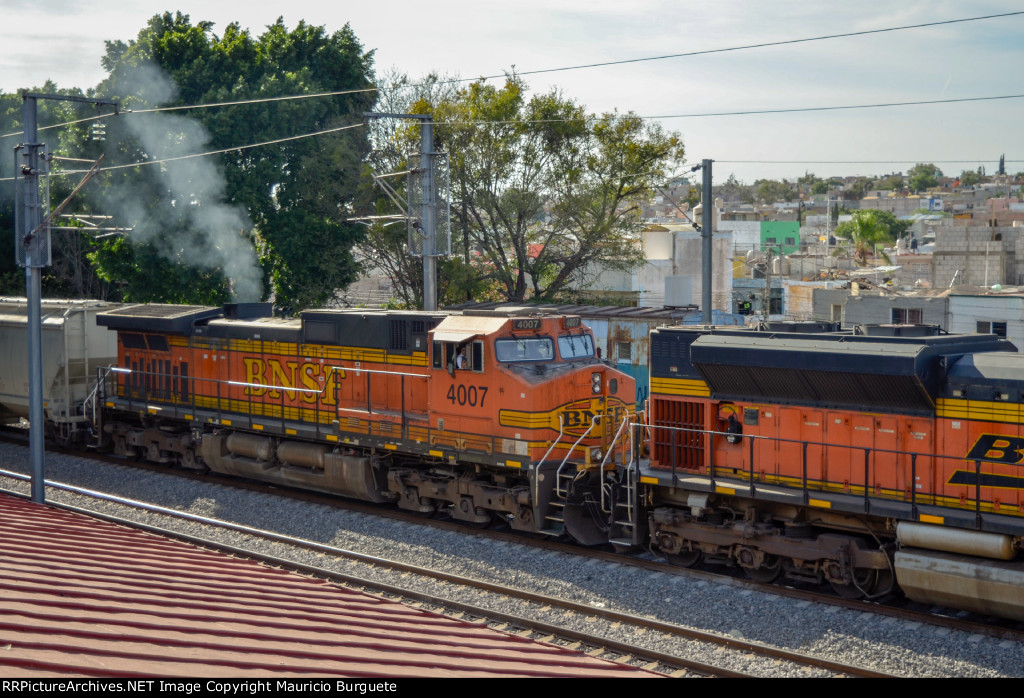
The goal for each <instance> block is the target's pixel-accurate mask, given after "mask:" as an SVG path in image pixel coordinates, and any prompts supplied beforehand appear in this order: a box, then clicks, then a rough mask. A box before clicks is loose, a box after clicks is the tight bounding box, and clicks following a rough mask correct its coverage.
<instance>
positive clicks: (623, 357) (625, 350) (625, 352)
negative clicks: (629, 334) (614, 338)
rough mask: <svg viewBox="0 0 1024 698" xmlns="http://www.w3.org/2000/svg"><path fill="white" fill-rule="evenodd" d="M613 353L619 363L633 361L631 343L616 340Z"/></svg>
mask: <svg viewBox="0 0 1024 698" xmlns="http://www.w3.org/2000/svg"><path fill="white" fill-rule="evenodd" d="M615 345H616V348H615V355H616V357H617V358H618V360H619V362H620V363H624V364H628V363H631V362H632V361H633V343H632V342H616V343H615Z"/></svg>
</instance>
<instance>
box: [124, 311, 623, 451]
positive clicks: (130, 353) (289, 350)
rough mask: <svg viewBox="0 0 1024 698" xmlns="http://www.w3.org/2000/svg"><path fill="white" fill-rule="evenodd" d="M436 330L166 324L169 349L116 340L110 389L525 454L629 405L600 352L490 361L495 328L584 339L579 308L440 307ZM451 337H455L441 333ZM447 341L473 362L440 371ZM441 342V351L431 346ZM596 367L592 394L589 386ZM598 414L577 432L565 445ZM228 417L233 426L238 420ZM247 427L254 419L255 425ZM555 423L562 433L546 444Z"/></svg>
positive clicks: (607, 434)
mask: <svg viewBox="0 0 1024 698" xmlns="http://www.w3.org/2000/svg"><path fill="white" fill-rule="evenodd" d="M449 319H452V320H453V322H451V323H448V320H449ZM517 323H518V324H517ZM527 324H528V325H529V327H528V328H527V327H526V325H527ZM453 327H454V328H455V329H452V328H453ZM435 332H436V333H438V334H437V336H438V337H440V340H439V341H432V342H430V344H431V346H432V348H431V349H430V351H429V352H413V353H412V354H411V355H409V354H404V355H391V354H389V353H388V352H386V351H378V350H361V349H358V348H353V347H345V346H333V345H317V344H297V345H296V344H287V343H280V342H260V341H259V340H258V339H253V340H224V339H216V338H209V337H198V338H194V337H184V336H173V335H166V336H167V337H168V339H169V343H170V345H171V346H170V347H169V348H168V350H167V351H159V350H153V349H150V348H139V347H135V348H129V347H127V346H125V344H124V342H119V357H120V359H121V365H122V366H123V367H125V368H127V369H129V370H131V371H132V373H130V374H122V375H121V376H120V377H119V379H118V393H119V395H120V396H122V397H128V398H140V399H144V400H147V401H149V402H153V403H171V404H175V405H182V406H190V407H193V408H199V409H203V410H207V411H216V412H218V413H227V414H228V415H238V416H241V417H244V418H246V419H248V420H250V421H251V420H252V419H253V418H264V419H277V420H294V421H297V422H302V423H311V424H320V425H329V424H332V423H336V424H337V429H338V432H339V434H340V435H341V436H342V437H344V436H345V434H351V435H353V436H358V435H360V434H371V433H383V434H393V435H394V437H395V439H396V440H402V439H404V440H406V441H409V442H414V443H423V444H428V445H436V446H438V447H445V448H447V449H454V450H460V451H461V450H470V451H478V452H482V453H487V454H492V455H493V454H497V453H507V454H510V455H514V456H517V457H520V458H522V457H525V458H529V459H533V460H539V459H540V458H543V457H544V456H545V454H547V453H549V450H550V452H551V453H553V455H551V456H550V457H551V458H558V459H559V460H561V459H562V458H564V457H566V455H567V454H568V453H569V451H570V450H571V451H572V456H573V458H574V459H577V460H578V459H580V458H582V457H584V455H585V453H586V449H587V448H593V447H598V446H606V445H607V444H608V442H609V440H610V438H611V436H612V435H613V434H614V432H615V429H616V428H617V426H618V423H619V422H621V420H622V419H623V418H624V417H625V416H627V415H628V414H631V413H632V411H633V409H632V405H633V404H634V403H633V401H634V395H635V383H634V381H633V380H632V379H631V378H630V377H629V376H627V375H625V374H623V373H620V372H618V371H616V370H614V369H612V368H611V367H609V366H607V365H605V364H603V363H600V362H596V361H581V362H577V363H572V364H569V363H567V362H566V361H565V359H564V357H560V356H559V355H556V354H553V355H552V356H550V357H548V360H546V361H543V362H537V364H536V365H538V366H539V365H540V364H541V363H543V364H545V366H543V367H541V368H540V369H537V370H541V371H542V373H541V374H540V375H541V376H542V377H541V379H539V380H538V379H537V378H536V377H535V376H532V375H529V374H530V373H531V371H534V366H530V369H529V370H528V371H526V370H524V369H522V368H519V369H515V368H514V367H513V366H514V363H515V362H508V361H505V362H503V361H499V360H498V358H497V354H496V351H495V341H496V340H500V339H515V338H533V337H545V338H551V346H552V347H554V346H555V345H556V342H555V339H554V338H556V337H560V336H562V337H564V336H569V335H570V334H571V335H572V336H574V337H582V336H583V335H587V336H589V337H590V340H589V342H590V345H593V339H592V335H590V331H589V330H588V329H586V328H585V327H583V326H582V325H581V324H579V322H578V318H575V322H572V323H570V327H568V328H567V327H566V326H565V318H561V317H543V318H530V321H529V323H525V322H523V321H521V320H516V319H514V318H506V317H502V318H497V317H474V316H469V317H467V316H450V317H449V318H446V319H445V320H444V321H442V322H441V324H440V325H438V327H437V328H435V330H433V331H431V333H430V334H431V337H433V335H434V333H435ZM446 332H447V334H446ZM453 333H457V334H453ZM149 336H153V335H149ZM455 337H458V338H459V339H460V340H461V341H460V342H453V341H449V340H451V339H453V338H455ZM449 344H451V345H453V346H454V345H458V344H463V345H465V344H469V345H470V346H472V345H473V344H479V348H478V349H477V350H476V351H475V356H473V357H472V362H473V365H472V366H471V367H468V368H466V369H454V368H452V369H451V370H449V367H448V366H447V365H446V364H447V361H446V359H448V358H452V357H453V354H452V353H451V348H450V347H449V346H448V345H449ZM441 351H444V352H446V355H445V356H441V355H440V354H438V355H435V354H434V352H441ZM545 372H547V373H545ZM172 373H173V375H172ZM598 375H599V376H600V383H599V385H600V393H599V394H594V393H593V386H594V385H597V384H596V383H594V382H593V381H594V380H595V378H594V377H595V376H598ZM157 386H165V388H162V389H159V390H158V389H155V388H156V387H157ZM611 392H614V394H610V393H611ZM581 395H587V397H586V398H582V397H580V396H581ZM599 415H602V417H601V418H599V419H597V424H596V425H595V426H593V427H592V428H590V431H589V433H587V438H585V439H583V440H582V441H581V443H580V444H579V445H578V446H577V447H576V448H573V443H574V442H575V441H576V439H577V437H580V436H582V435H583V434H584V431H586V430H587V428H588V427H591V422H593V421H594V420H595V417H598V416H599ZM560 422H561V423H560ZM232 426H236V427H237V426H240V424H239V422H238V421H237V419H236V420H235V421H234V422H233V423H232ZM243 426H244V425H243ZM252 428H253V429H258V430H263V429H264V428H265V425H263V424H258V425H253V426H252ZM560 432H561V433H562V438H561V439H560V442H559V443H558V444H556V445H555V447H554V448H551V442H552V441H553V440H556V439H559V433H560ZM288 433H292V432H288Z"/></svg>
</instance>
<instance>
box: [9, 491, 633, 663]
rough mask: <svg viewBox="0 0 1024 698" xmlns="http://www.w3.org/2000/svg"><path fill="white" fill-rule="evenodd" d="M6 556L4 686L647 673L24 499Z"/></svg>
mask: <svg viewBox="0 0 1024 698" xmlns="http://www.w3.org/2000/svg"><path fill="white" fill-rule="evenodd" d="M0 556H2V558H3V560H4V564H3V565H2V567H0V610H2V613H0V676H7V677H10V676H43V675H47V676H120V677H135V676H176V677H194V676H201V677H211V678H215V677H242V678H250V677H266V676H275V677H281V676H306V677H309V676H324V677H327V676H335V677H394V678H399V677H511V676H609V677H612V676H637V675H642V673H641V672H638V671H637V670H635V669H631V668H628V667H624V666H620V665H616V664H613V663H610V662H604V661H600V660H596V659H593V658H590V657H587V656H585V655H581V654H579V653H576V652H570V651H567V650H563V649H561V648H557V647H554V646H551V645H545V644H540V643H536V642H533V641H529V640H526V639H523V638H520V637H516V636H512V635H506V634H503V633H499V632H496V631H493V630H490V629H489V628H487V627H486V626H483V625H480V624H475V623H468V622H462V621H457V620H453V619H450V618H446V617H443V616H439V615H436V614H431V613H426V612H423V611H419V610H416V609H413V608H411V607H408V606H405V605H402V604H399V603H395V602H391V601H386V600H381V599H378V598H375V597H373V596H369V595H367V594H363V593H359V592H356V591H351V590H347V589H343V588H340V587H338V586H336V585H334V584H331V583H329V582H325V581H321V580H316V579H310V578H307V577H303V576H301V575H298V574H294V573H291V572H286V571H284V570H280V569H276V568H271V567H267V566H265V565H262V564H259V563H257V562H253V561H250V560H241V559H237V558H233V557H229V556H227V555H223V554H220V553H216V552H212V551H208V550H204V549H200V548H196V547H194V546H191V545H188V544H185V543H182V542H179V541H174V540H168V539H165V538H161V537H159V536H156V535H152V534H149V533H145V532H142V531H137V530H134V529H129V528H124V527H121V526H116V525H113V524H109V523H106V522H103V521H98V520H94V519H90V518H88V517H84V516H80V515H77V514H74V513H70V512H66V511H63V510H60V509H55V508H52V507H48V506H41V505H37V504H33V503H31V502H27V501H24V500H21V499H17V498H14V497H7V496H0ZM647 675H650V674H647Z"/></svg>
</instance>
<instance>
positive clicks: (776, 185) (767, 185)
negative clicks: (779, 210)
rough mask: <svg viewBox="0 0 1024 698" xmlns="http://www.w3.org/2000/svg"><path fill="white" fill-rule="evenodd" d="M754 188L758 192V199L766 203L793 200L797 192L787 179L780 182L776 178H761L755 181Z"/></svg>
mask: <svg viewBox="0 0 1024 698" xmlns="http://www.w3.org/2000/svg"><path fill="white" fill-rule="evenodd" d="M754 189H755V191H756V192H757V200H758V201H760V202H761V203H765V204H772V203H775V202H776V201H792V200H793V199H795V198H796V192H795V191H793V189H792V187H790V186H789V182H787V181H785V180H782V181H781V182H780V181H779V180H776V179H759V180H757V181H756V182H754Z"/></svg>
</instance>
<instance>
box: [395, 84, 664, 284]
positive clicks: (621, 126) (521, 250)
mask: <svg viewBox="0 0 1024 698" xmlns="http://www.w3.org/2000/svg"><path fill="white" fill-rule="evenodd" d="M526 89H527V88H526V85H525V83H524V82H523V81H522V80H521V79H520V78H517V77H515V76H509V77H508V78H507V79H506V81H505V84H504V85H503V86H501V87H494V86H489V85H486V84H484V83H482V82H476V83H473V84H471V85H469V86H467V87H463V88H460V89H458V91H457V92H456V93H455V94H454V95H448V96H444V95H441V96H437V95H430V96H427V97H425V98H422V99H420V100H419V101H418V102H417V103H416V104H414V105H413V106H412V108H411V109H412V111H413V112H416V113H430V114H433V117H434V121H435V123H436V126H435V141H436V143H437V146H438V148H439V149H442V150H445V151H447V152H448V153H449V154H450V158H451V182H452V185H451V197H452V213H453V216H452V217H453V237H454V239H460V238H464V239H465V240H467V241H468V244H467V246H466V247H467V249H469V248H470V247H471V248H473V249H474V250H479V252H480V254H481V255H482V260H481V265H482V266H481V269H482V270H486V271H485V272H484V273H486V275H487V277H488V278H490V279H493V280H495V281H496V282H498V283H499V284H500V286H501V288H502V292H503V295H504V296H505V297H506V298H507V299H509V300H519V301H521V300H523V299H525V298H526V297H527V295H528V294H532V296H533V297H534V298H535V299H537V300H553V299H554V298H556V297H557V296H558V294H559V293H561V292H563V291H566V290H568V289H571V288H573V287H574V286H579V285H582V284H584V283H586V281H587V279H588V278H589V276H590V275H591V274H592V273H594V271H595V270H596V269H597V268H599V267H603V268H623V269H628V268H633V267H634V266H635V265H637V264H639V263H640V262H641V253H640V249H639V246H638V243H637V238H636V232H637V230H638V227H639V211H640V207H639V202H640V201H641V200H642V198H644V197H646V196H650V194H651V192H652V191H653V189H654V187H655V185H657V184H660V183H661V182H663V181H664V180H665V179H666V174H667V172H668V171H669V170H670V169H671V167H673V166H674V165H675V164H677V163H679V162H681V161H682V158H683V145H682V142H681V140H680V139H679V137H678V136H677V135H676V134H667V133H665V132H663V131H662V130H661V128H660V127H658V126H657V125H652V124H645V123H644V122H643V120H642V119H640V118H639V117H637V116H635V115H633V114H626V115H619V114H604V115H601V116H593V117H589V118H588V117H587V115H586V114H585V111H584V109H583V107H581V106H579V105H577V104H575V103H574V102H573V101H572V100H570V99H567V98H565V97H563V96H562V95H561V94H560V93H559V92H558V91H557V90H552V91H550V92H547V93H545V94H538V95H534V96H533V97H530V98H528V97H527V94H526Z"/></svg>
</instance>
